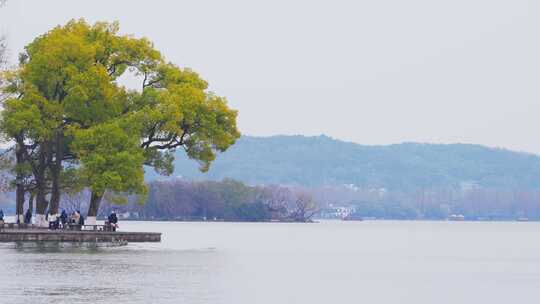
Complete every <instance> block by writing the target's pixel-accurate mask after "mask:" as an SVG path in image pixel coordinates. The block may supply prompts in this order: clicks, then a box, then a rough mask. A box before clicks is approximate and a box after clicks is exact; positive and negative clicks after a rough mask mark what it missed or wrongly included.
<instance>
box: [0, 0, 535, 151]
mask: <svg viewBox="0 0 540 304" xmlns="http://www.w3.org/2000/svg"><path fill="white" fill-rule="evenodd" d="M81 17H83V18H86V19H87V20H89V21H91V22H94V21H102V20H104V21H114V20H118V21H119V22H120V25H121V29H122V32H123V33H131V34H134V35H135V36H146V37H148V38H149V39H151V40H152V41H154V42H155V46H156V47H157V48H158V49H159V50H161V51H162V53H163V54H164V55H165V56H166V57H167V58H168V59H169V60H170V61H172V62H174V63H177V64H179V65H181V66H186V67H191V68H193V69H194V70H196V71H198V72H199V73H200V74H201V75H202V76H203V77H204V78H205V79H206V80H208V81H209V82H210V84H211V89H212V90H213V91H214V92H216V93H217V94H218V95H222V96H226V97H227V98H228V99H229V103H230V105H231V106H232V107H234V108H236V109H238V110H239V121H238V122H239V126H240V129H241V131H242V133H243V134H248V135H260V136H265V135H274V134H304V135H319V134H326V135H329V136H332V137H335V138H339V139H344V140H348V141H354V142H357V143H362V144H389V143H400V142H404V141H418V142H433V143H455V142H462V143H478V144H484V145H488V146H495V147H504V148H509V149H513V150H521V151H529V152H534V153H540V34H539V30H540V1H533V0H531V1H527V0H506V1H502V0H445V1H441V0H408V1H403V0H371V1H362V0H358V1H344V0H332V1H314V0H311V1H294V0H272V1H264V2H263V1H254V0H251V1H240V0H229V1H226V0H220V1H204V0H197V1H166V0H162V1H157V0H154V1H134V0H129V1H128V0H124V1H120V0H115V1H96V0H94V1H73V0H62V1H60V0H57V1H55V0H50V1H43V0H39V1H38V0H35V1H23V0H8V4H7V6H6V7H5V8H3V9H2V10H0V27H1V28H0V29H1V31H3V32H4V33H7V34H8V36H9V43H10V48H11V56H12V59H13V60H15V58H16V57H17V54H18V53H19V52H20V51H21V50H22V48H23V47H24V45H25V44H27V43H28V42H30V41H31V40H32V39H33V38H34V37H35V36H37V35H39V34H42V33H44V32H46V31H47V30H48V29H50V28H51V27H53V26H55V25H58V24H64V23H65V22H67V21H68V20H69V19H72V18H81Z"/></svg>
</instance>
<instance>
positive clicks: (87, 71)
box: [0, 20, 240, 225]
mask: <svg viewBox="0 0 540 304" xmlns="http://www.w3.org/2000/svg"><path fill="white" fill-rule="evenodd" d="M127 75H130V76H127ZM122 77H132V78H135V79H137V80H138V81H139V87H138V89H127V88H126V87H125V86H123V85H122V84H121V83H120V79H121V78H122ZM1 80H2V105H3V109H2V117H1V121H0V128H1V131H2V135H3V137H4V140H5V142H6V143H8V144H9V145H10V148H9V149H8V150H7V152H5V153H4V155H3V162H2V165H3V166H4V169H9V170H11V175H10V176H11V177H13V178H12V180H10V181H8V183H7V184H8V185H9V186H11V187H12V188H14V189H15V193H16V199H15V200H16V213H17V214H18V215H19V217H18V218H19V219H21V218H22V214H23V211H24V205H25V202H28V208H30V209H31V210H32V209H33V211H34V213H35V214H36V223H37V224H38V225H46V221H45V214H46V212H47V213H48V214H50V215H56V214H58V213H59V208H60V207H61V206H60V205H61V202H63V199H62V197H63V196H65V195H66V194H73V193H79V192H81V191H86V192H88V193H89V196H88V203H87V206H88V209H87V210H88V211H87V216H88V221H87V222H88V223H92V222H94V221H95V217H96V215H97V214H98V211H99V207H100V203H101V201H102V200H103V198H104V197H105V196H106V197H107V198H108V201H109V202H115V203H123V202H126V200H127V196H128V195H130V196H136V197H137V198H138V200H140V201H141V202H144V201H145V200H146V196H147V194H148V189H147V186H146V184H145V182H144V166H146V168H151V169H153V170H155V171H156V172H158V173H160V174H163V175H167V174H171V173H172V171H173V166H172V162H173V160H174V152H175V151H176V150H177V149H179V150H183V151H185V153H186V154H187V156H188V157H189V158H190V159H192V160H194V161H196V162H198V163H199V165H200V170H202V171H205V170H208V168H209V166H210V164H211V162H212V161H213V160H214V159H215V157H216V154H217V153H219V152H224V151H225V150H227V148H229V147H230V146H231V145H232V144H234V142H235V141H236V140H237V139H238V138H239V136H240V133H239V131H238V129H237V127H236V116H237V113H236V111H235V110H232V109H230V108H229V107H228V105H227V101H226V99H225V98H223V97H220V96H218V95H216V94H214V93H212V92H210V91H209V90H208V83H207V82H206V81H205V80H203V79H202V78H201V77H199V75H198V74H197V73H196V72H194V71H192V70H190V69H184V68H180V67H178V66H176V65H175V64H174V63H170V62H168V61H167V60H166V59H165V58H164V56H163V55H162V54H161V53H160V52H159V51H158V50H156V49H155V48H154V46H153V44H152V43H151V42H150V41H149V40H148V39H146V38H135V37H133V36H129V35H120V34H119V25H118V24H117V23H106V22H98V23H95V24H93V25H91V24H88V23H87V22H86V21H84V20H72V21H70V22H68V23H67V24H66V25H64V26H58V27H55V28H54V29H52V30H50V31H49V32H47V33H45V34H43V35H41V36H39V37H37V38H36V39H35V40H34V41H32V42H31V43H30V44H28V45H27V46H26V48H25V50H24V52H23V53H21V54H20V56H19V64H18V66H16V67H14V68H13V69H10V70H8V71H6V72H3V73H2V78H1ZM34 202H35V209H34V207H33V205H34ZM83 212H84V210H83Z"/></svg>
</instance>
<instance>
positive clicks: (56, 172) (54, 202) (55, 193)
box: [49, 134, 64, 214]
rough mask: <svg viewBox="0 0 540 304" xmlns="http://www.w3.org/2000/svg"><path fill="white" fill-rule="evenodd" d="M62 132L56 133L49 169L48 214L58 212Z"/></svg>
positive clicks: (62, 154)
mask: <svg viewBox="0 0 540 304" xmlns="http://www.w3.org/2000/svg"><path fill="white" fill-rule="evenodd" d="M62 139H63V138H62V134H57V135H56V143H55V146H56V147H55V148H56V149H55V150H56V151H55V152H56V155H55V160H54V162H52V163H51V165H50V171H51V183H52V184H51V202H50V207H49V214H58V208H59V207H60V195H61V194H60V173H61V171H62V159H63V158H64V153H63V152H64V151H63V140H62Z"/></svg>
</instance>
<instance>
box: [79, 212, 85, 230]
mask: <svg viewBox="0 0 540 304" xmlns="http://www.w3.org/2000/svg"><path fill="white" fill-rule="evenodd" d="M78 224H79V225H81V228H82V226H84V216H83V215H82V214H80V213H79V222H78Z"/></svg>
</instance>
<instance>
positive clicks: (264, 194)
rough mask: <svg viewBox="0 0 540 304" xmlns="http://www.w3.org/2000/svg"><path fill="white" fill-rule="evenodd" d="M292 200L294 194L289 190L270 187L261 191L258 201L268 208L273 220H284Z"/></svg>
mask: <svg viewBox="0 0 540 304" xmlns="http://www.w3.org/2000/svg"><path fill="white" fill-rule="evenodd" d="M291 198H292V193H291V191H290V190H289V189H288V188H285V187H280V186H268V187H264V188H262V189H261V190H260V191H259V197H258V200H259V201H260V202H262V203H263V204H264V205H265V206H266V208H267V209H268V211H269V212H270V216H271V218H272V219H283V218H284V217H285V216H287V213H288V212H287V205H288V203H289V202H290V201H291Z"/></svg>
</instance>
